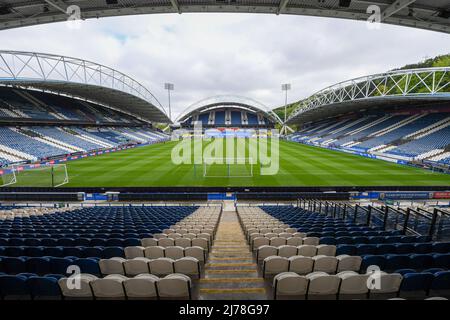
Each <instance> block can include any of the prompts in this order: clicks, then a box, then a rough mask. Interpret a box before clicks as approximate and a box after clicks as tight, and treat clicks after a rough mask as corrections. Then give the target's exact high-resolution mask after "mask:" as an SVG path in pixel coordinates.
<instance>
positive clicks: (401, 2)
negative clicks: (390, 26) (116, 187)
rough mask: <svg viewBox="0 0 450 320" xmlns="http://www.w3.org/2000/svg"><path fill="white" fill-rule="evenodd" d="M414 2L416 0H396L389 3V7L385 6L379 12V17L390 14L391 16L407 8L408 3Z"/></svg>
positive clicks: (387, 16)
mask: <svg viewBox="0 0 450 320" xmlns="http://www.w3.org/2000/svg"><path fill="white" fill-rule="evenodd" d="M414 2H416V0H396V1H395V2H394V3H393V4H391V5H390V6H389V7H387V8H386V9H385V10H384V11H383V12H382V13H381V19H382V20H384V19H387V18H389V17H390V16H393V15H394V14H396V13H397V12H399V11H400V10H402V9H404V8H407V7H408V6H409V5H410V4H413V3H414Z"/></svg>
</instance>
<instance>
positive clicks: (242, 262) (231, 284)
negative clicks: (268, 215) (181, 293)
mask: <svg viewBox="0 0 450 320" xmlns="http://www.w3.org/2000/svg"><path fill="white" fill-rule="evenodd" d="M267 298H268V297H267V290H266V288H265V282H264V279H263V278H261V277H260V276H259V274H258V269H257V265H256V262H255V260H254V258H253V256H252V253H251V251H250V247H249V246H248V245H247V241H246V239H245V236H244V232H243V230H242V228H241V225H240V224H239V221H238V217H237V213H236V212H235V211H224V212H223V213H222V218H221V220H220V221H219V226H218V229H217V233H216V238H215V240H214V242H213V246H212V249H211V253H210V255H209V259H208V262H207V264H206V265H205V277H204V278H202V279H200V282H199V299H201V300H207V299H226V300H265V299H267Z"/></svg>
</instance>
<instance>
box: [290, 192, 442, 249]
mask: <svg viewBox="0 0 450 320" xmlns="http://www.w3.org/2000/svg"><path fill="white" fill-rule="evenodd" d="M297 206H298V207H300V208H302V209H304V210H308V211H311V212H316V213H320V214H324V215H327V216H331V217H333V218H335V219H342V220H346V221H349V222H352V223H356V224H358V225H364V226H371V227H377V228H380V229H382V230H385V231H394V230H400V231H401V233H402V234H403V235H426V236H430V237H431V239H433V240H434V241H446V240H450V213H449V212H447V211H445V210H442V209H439V208H427V209H425V208H409V207H408V208H406V209H404V208H400V207H397V208H396V207H393V206H389V205H381V206H373V205H361V204H358V203H349V202H332V201H320V200H306V199H299V200H298V201H297Z"/></svg>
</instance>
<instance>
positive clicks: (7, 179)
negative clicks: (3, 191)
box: [0, 166, 17, 188]
mask: <svg viewBox="0 0 450 320" xmlns="http://www.w3.org/2000/svg"><path fill="white" fill-rule="evenodd" d="M1 173H2V174H1V175H0V183H1V185H0V188H1V187H7V186H10V185H12V184H15V183H17V176H16V170H15V168H14V166H12V167H10V168H5V169H2V170H1Z"/></svg>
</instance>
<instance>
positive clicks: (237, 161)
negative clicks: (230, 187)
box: [203, 157, 254, 178]
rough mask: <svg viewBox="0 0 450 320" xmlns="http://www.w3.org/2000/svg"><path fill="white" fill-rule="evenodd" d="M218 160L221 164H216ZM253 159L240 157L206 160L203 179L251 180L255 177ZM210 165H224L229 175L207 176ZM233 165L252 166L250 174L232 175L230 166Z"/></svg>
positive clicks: (204, 161)
mask: <svg viewBox="0 0 450 320" xmlns="http://www.w3.org/2000/svg"><path fill="white" fill-rule="evenodd" d="M216 160H218V161H220V162H216ZM253 164H254V163H253V158H251V157H247V158H243V157H240V158H239V157H238V158H221V157H219V158H204V159H203V178H251V177H253ZM208 165H224V166H227V174H226V175H208V174H207V166H208ZM232 165H249V166H250V174H247V175H231V174H230V166H232Z"/></svg>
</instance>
